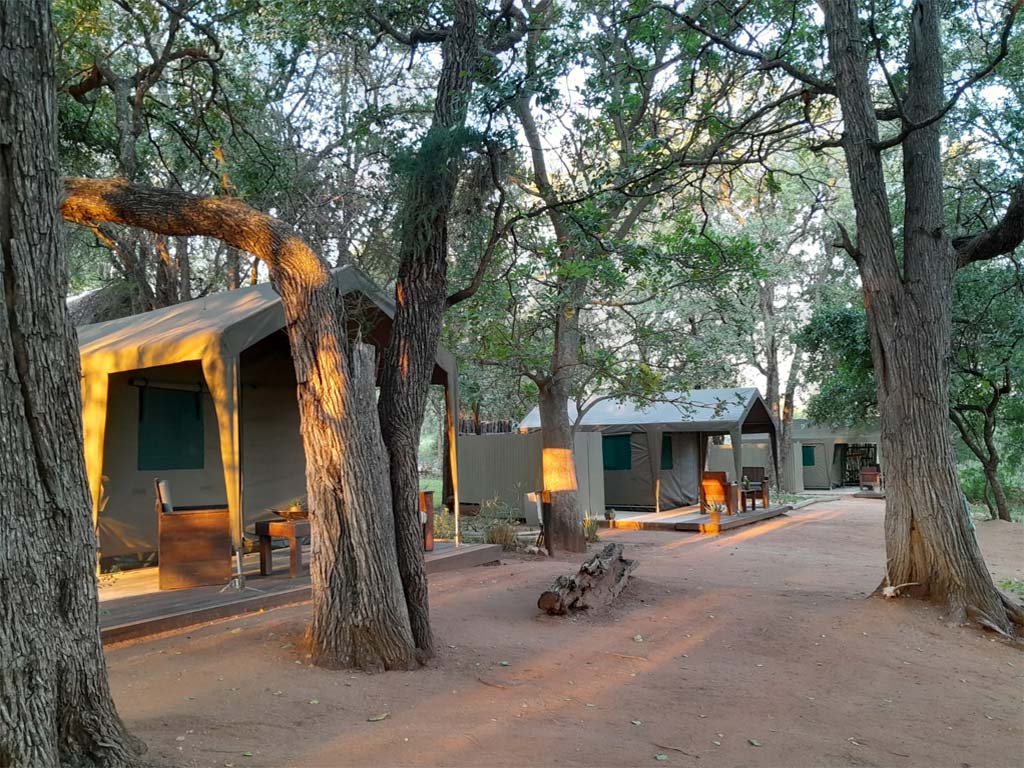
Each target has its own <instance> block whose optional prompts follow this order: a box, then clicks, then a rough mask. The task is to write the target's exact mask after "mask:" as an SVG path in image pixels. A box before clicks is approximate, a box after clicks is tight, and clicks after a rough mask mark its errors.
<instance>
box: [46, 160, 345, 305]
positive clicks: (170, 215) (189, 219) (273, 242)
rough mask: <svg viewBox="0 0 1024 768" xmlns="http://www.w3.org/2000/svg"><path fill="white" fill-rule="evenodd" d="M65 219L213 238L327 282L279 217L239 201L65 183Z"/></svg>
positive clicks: (122, 184) (108, 182) (99, 182)
mask: <svg viewBox="0 0 1024 768" xmlns="http://www.w3.org/2000/svg"><path fill="white" fill-rule="evenodd" d="M64 194H65V197H64V199H63V200H62V201H61V206H60V211H61V215H62V216H63V217H64V219H65V220H66V221H70V222H73V223H75V224H82V225H84V226H88V227H94V226H95V225H97V224H100V223H103V222H106V223H110V224H121V225H124V226H129V227H139V228H141V229H146V230H149V231H150V232H154V233H156V234H158V235H168V236H172V237H191V236H203V237H212V238H215V239H217V240H220V241H222V242H224V243H227V244H228V245H230V246H233V247H235V248H238V249H240V250H243V251H247V252H248V253H251V254H252V255H253V256H256V257H257V258H259V259H260V260H261V261H264V262H265V263H266V264H267V266H268V267H269V268H270V270H271V272H272V273H273V272H277V271H279V270H287V271H288V272H289V273H290V274H295V275H302V276H303V277H304V278H308V281H309V282H308V283H307V284H309V285H314V286H315V285H316V284H318V281H320V280H327V279H328V278H329V274H330V273H329V271H328V269H327V265H326V263H325V262H324V261H323V260H322V259H321V258H320V257H319V256H318V255H317V254H316V252H314V251H313V250H312V249H311V248H310V247H309V245H307V244H306V242H305V240H303V239H302V238H301V237H299V236H298V235H297V234H295V232H294V231H293V230H292V228H291V227H289V226H288V225H287V224H285V223H284V222H283V221H281V220H280V219H275V218H274V217H273V216H268V215H267V214H265V213H261V212H260V211H257V210H256V209H254V208H250V207H249V206H248V205H246V204H245V203H243V202H241V201H240V200H237V199H235V198H228V197H200V196H198V195H192V194H189V193H188V192H177V191H174V190H169V189H157V188H156V187H148V186H145V185H142V184H132V183H131V182H128V181H126V180H125V179H82V178H66V179H64Z"/></svg>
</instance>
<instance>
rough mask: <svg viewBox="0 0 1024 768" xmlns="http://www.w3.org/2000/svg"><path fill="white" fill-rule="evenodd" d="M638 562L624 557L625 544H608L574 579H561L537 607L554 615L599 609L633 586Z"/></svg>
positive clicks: (543, 595)
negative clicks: (630, 583)
mask: <svg viewBox="0 0 1024 768" xmlns="http://www.w3.org/2000/svg"><path fill="white" fill-rule="evenodd" d="M637 565H638V563H637V561H636V560H627V559H626V558H624V557H623V556H622V545H621V544H614V543H613V544H607V545H605V547H604V549H602V550H601V551H600V552H598V553H597V554H595V555H593V556H592V557H591V558H590V559H589V560H587V561H586V562H585V563H583V565H581V566H580V569H579V571H577V572H576V573H574V574H572V575H571V576H559V577H558V578H557V579H555V582H554V584H552V585H551V588H550V589H548V590H547V591H546V592H544V593H543V594H542V595H541V596H540V599H539V600H537V607H538V608H540V609H541V610H542V611H546V612H547V613H549V614H551V615H552V616H562V615H564V614H566V613H569V612H570V611H578V610H582V609H584V608H596V607H598V606H601V605H606V604H607V603H610V602H611V601H612V600H614V599H615V598H616V597H618V595H619V593H620V592H622V590H623V589H625V588H626V584H627V583H629V574H631V573H632V572H633V571H634V570H635V569H636V567H637Z"/></svg>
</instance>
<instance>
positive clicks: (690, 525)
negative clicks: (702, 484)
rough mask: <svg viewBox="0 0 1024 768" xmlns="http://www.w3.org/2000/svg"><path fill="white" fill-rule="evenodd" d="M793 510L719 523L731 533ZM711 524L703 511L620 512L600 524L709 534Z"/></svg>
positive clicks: (778, 507) (772, 509)
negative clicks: (708, 529)
mask: <svg viewBox="0 0 1024 768" xmlns="http://www.w3.org/2000/svg"><path fill="white" fill-rule="evenodd" d="M791 508H792V507H790V506H789V505H788V504H780V505H775V506H771V507H768V509H757V510H754V511H753V512H740V513H739V514H736V515H722V516H721V518H720V522H719V531H728V530H732V529H733V528H742V527H743V526H745V525H753V524H754V523H759V522H761V521H762V520H770V519H771V518H773V517H779V516H780V515H784V514H785V513H786V512H788V511H789V510H790V509H791ZM710 523H711V518H710V517H709V516H708V515H704V514H701V512H700V508H699V507H697V506H696V505H695V506H692V507H680V508H679V509H670V510H667V511H665V512H657V513H655V512H619V513H617V514H616V516H615V519H614V520H599V521H598V523H597V524H598V526H599V527H601V528H614V529H616V530H626V531H685V532H689V533H706V532H708V531H707V526H708V525H709V524H710Z"/></svg>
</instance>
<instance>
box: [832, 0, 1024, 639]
mask: <svg viewBox="0 0 1024 768" xmlns="http://www.w3.org/2000/svg"><path fill="white" fill-rule="evenodd" d="M823 8H824V10H825V27H826V33H827V36H828V47H829V55H830V60H831V64H832V69H833V73H834V76H835V83H836V89H837V93H838V96H839V101H840V105H841V107H842V114H843V123H844V134H843V150H844V152H845V154H846V159H847V164H848V166H849V168H848V170H849V177H850V184H851V191H852V194H853V199H854V207H855V210H856V218H857V237H856V246H855V258H856V260H857V264H858V267H859V270H860V275H861V281H862V284H863V293H864V304H865V309H866V311H867V318H868V329H869V332H870V336H871V352H872V359H873V362H874V368H875V373H876V376H877V380H878V409H879V415H880V417H881V423H882V435H881V437H882V447H883V451H884V453H885V456H886V483H887V485H886V516H885V539H886V550H887V555H888V561H887V572H886V578H887V581H888V582H889V583H890V584H892V585H897V584H912V585H914V586H912V587H910V588H909V590H910V591H911V592H912V593H913V594H916V595H918V596H920V597H927V598H930V599H932V600H936V601H939V602H942V603H944V604H945V605H946V606H947V607H948V609H949V611H950V614H951V617H952V619H953V620H954V621H962V620H967V619H974V620H976V621H978V622H979V623H981V624H983V625H985V626H988V627H990V628H992V629H995V630H996V631H998V632H1001V633H1004V634H1011V633H1013V632H1014V625H1015V624H1021V623H1022V622H1024V613H1022V611H1021V609H1020V607H1019V606H1017V605H1016V604H1014V603H1013V602H1012V601H1011V600H1010V599H1009V598H1006V597H1004V596H1003V595H1002V594H1001V593H1000V592H999V590H998V589H996V587H995V585H994V584H993V582H992V577H991V575H990V573H989V571H988V568H987V567H986V565H985V562H984V560H983V558H982V555H981V551H980V549H979V548H978V543H977V541H976V540H975V537H974V533H973V529H972V525H971V521H970V519H969V517H968V514H967V511H966V508H965V505H964V500H963V495H962V493H961V491H960V486H959V482H958V479H957V474H956V465H955V457H954V453H953V446H952V442H951V440H950V437H949V429H948V420H947V419H948V416H947V414H948V407H949V405H948V404H949V374H950V370H949V360H950V355H951V343H950V337H951V306H952V299H953V293H952V287H953V274H954V270H955V268H956V263H957V258H956V254H955V253H954V251H953V248H952V245H951V243H950V240H949V236H948V234H947V232H946V230H945V228H944V222H943V199H942V166H941V155H940V145H939V123H938V121H936V122H933V123H932V124H930V125H928V126H926V127H923V128H918V129H916V130H913V131H910V132H909V133H908V135H907V137H906V139H905V140H904V142H903V146H902V148H903V175H904V186H905V198H906V203H905V212H904V225H903V226H904V253H903V260H902V265H901V264H900V262H899V261H898V260H897V258H896V246H895V241H894V239H893V236H892V231H893V230H892V221H891V216H890V211H889V207H888V196H887V190H886V187H885V180H884V176H883V172H882V162H881V149H880V147H879V141H878V124H877V121H876V118H875V111H874V109H873V105H872V102H871V88H870V84H869V81H868V74H867V73H868V60H867V53H866V50H865V45H864V41H865V40H866V39H868V37H869V36H868V35H867V34H866V32H865V31H864V30H863V29H862V26H861V24H860V21H859V17H858V11H859V7H858V4H857V3H856V1H855V0H826V1H825V2H824V3H823ZM939 30H940V27H939V4H938V3H936V2H930V1H929V0H914V3H913V5H912V8H911V18H910V48H909V53H908V65H909V66H908V83H907V93H908V95H907V97H906V99H905V103H904V105H903V109H904V112H905V115H906V121H909V123H911V124H922V123H924V122H925V121H926V120H927V119H929V118H931V117H933V116H934V115H936V114H937V113H938V111H939V109H940V108H941V106H942V103H943V98H944V97H943V92H942V59H941V39H940V31H939Z"/></svg>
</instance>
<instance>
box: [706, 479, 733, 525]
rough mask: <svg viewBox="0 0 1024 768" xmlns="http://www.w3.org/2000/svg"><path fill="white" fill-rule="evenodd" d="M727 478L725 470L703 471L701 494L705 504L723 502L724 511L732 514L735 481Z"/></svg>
mask: <svg viewBox="0 0 1024 768" xmlns="http://www.w3.org/2000/svg"><path fill="white" fill-rule="evenodd" d="M727 478H728V475H727V474H726V473H725V472H705V473H704V475H703V477H702V478H701V482H700V487H701V496H702V497H703V500H704V504H705V505H707V504H723V505H725V513H726V514H727V515H732V514H735V513H736V507H735V495H736V494H735V493H734V491H733V486H734V485H735V483H730V482H729V480H728V479H727Z"/></svg>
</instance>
